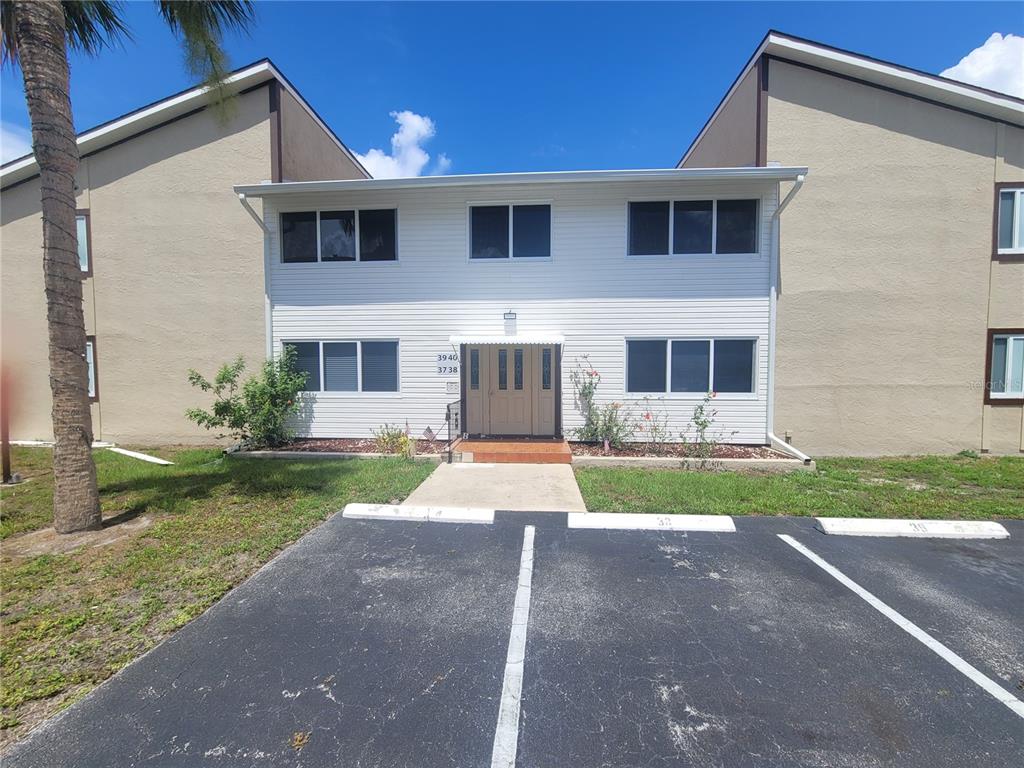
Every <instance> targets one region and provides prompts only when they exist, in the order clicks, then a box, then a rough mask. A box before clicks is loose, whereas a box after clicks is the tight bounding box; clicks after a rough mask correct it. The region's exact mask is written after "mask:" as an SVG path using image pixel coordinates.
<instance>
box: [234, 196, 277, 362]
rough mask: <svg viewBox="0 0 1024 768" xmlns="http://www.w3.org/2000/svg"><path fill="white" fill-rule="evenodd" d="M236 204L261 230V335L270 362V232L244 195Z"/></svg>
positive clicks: (271, 324) (271, 321)
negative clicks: (243, 209) (262, 335)
mask: <svg viewBox="0 0 1024 768" xmlns="http://www.w3.org/2000/svg"><path fill="white" fill-rule="evenodd" d="M238 202H240V203H241V204H242V207H243V208H245V210H246V211H247V212H248V214H249V215H250V216H252V218H253V221H255V222H256V223H257V224H258V225H259V227H260V229H262V230H263V333H264V336H265V353H266V356H267V360H270V359H271V358H273V356H274V318H273V307H272V306H271V303H270V230H269V229H267V225H266V223H265V222H264V221H263V219H262V218H260V215H259V214H258V213H256V209H255V208H253V207H252V203H250V202H249V200H248V199H247V198H246V196H245V194H244V193H239V195H238Z"/></svg>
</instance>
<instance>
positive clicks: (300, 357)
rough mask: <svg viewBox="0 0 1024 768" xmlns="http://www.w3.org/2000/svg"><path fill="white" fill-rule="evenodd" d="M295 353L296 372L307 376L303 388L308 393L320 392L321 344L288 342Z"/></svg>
mask: <svg viewBox="0 0 1024 768" xmlns="http://www.w3.org/2000/svg"><path fill="white" fill-rule="evenodd" d="M288 346H290V347H291V348H292V349H293V350H294V351H295V370H296V371H298V372H300V373H305V374H306V383H305V385H304V386H303V387H302V389H303V390H305V391H306V392H319V391H320V343H319V342H316V341H292V342H288Z"/></svg>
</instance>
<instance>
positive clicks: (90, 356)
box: [85, 336, 99, 400]
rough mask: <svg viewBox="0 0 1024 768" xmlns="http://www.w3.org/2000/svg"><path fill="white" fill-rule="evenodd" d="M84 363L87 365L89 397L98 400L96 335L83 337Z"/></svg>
mask: <svg viewBox="0 0 1024 768" xmlns="http://www.w3.org/2000/svg"><path fill="white" fill-rule="evenodd" d="M85 363H86V365H87V366H89V399H90V400H98V399H99V390H98V389H97V388H96V337H95V336H86V337H85Z"/></svg>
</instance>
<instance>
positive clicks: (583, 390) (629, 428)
mask: <svg viewBox="0 0 1024 768" xmlns="http://www.w3.org/2000/svg"><path fill="white" fill-rule="evenodd" d="M569 379H570V380H571V381H572V387H573V392H574V393H575V396H576V407H577V408H579V411H580V414H581V415H582V416H583V426H582V427H579V428H578V429H576V430H574V431H573V435H574V436H575V437H576V439H577V440H582V441H583V442H587V443H604V445H605V449H607V448H609V447H615V448H619V447H621V446H622V444H623V443H625V442H626V441H627V440H629V438H630V437H632V436H633V432H634V429H635V427H634V424H633V420H632V419H631V418H630V416H629V414H628V413H626V412H625V411H624V410H623V408H622V403H609V404H608V405H605V406H599V405H597V404H596V403H595V402H594V398H595V396H596V394H597V386H598V384H600V383H601V374H600V373H598V372H597V370H596V369H595V368H594V367H593V366H592V365H591V364H590V360H589V358H588V357H587V356H586V355H584V356H583V357H581V358H579V359H578V360H577V362H576V369H575V370H573V371H572V373H570V374H569Z"/></svg>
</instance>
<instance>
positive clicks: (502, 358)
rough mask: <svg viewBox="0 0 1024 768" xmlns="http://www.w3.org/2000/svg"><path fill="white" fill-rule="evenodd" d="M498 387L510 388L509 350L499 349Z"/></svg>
mask: <svg viewBox="0 0 1024 768" xmlns="http://www.w3.org/2000/svg"><path fill="white" fill-rule="evenodd" d="M498 389H508V350H507V349H499V350H498Z"/></svg>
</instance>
